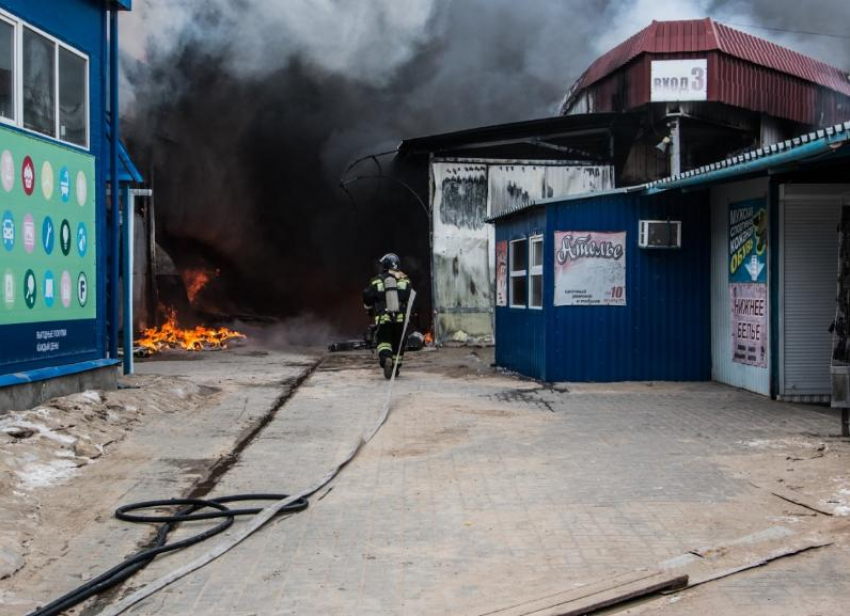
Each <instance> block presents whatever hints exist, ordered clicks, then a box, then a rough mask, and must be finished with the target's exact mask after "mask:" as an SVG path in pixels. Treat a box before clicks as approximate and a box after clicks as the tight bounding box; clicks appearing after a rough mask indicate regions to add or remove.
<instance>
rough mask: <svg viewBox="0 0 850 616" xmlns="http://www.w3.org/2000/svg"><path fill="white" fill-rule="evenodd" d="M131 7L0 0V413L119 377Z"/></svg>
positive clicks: (93, 0)
mask: <svg viewBox="0 0 850 616" xmlns="http://www.w3.org/2000/svg"><path fill="white" fill-rule="evenodd" d="M130 8H131V0H107V1H103V0H51V1H50V2H33V1H32V0H0V217H2V221H0V225H2V241H3V245H2V247H0V412H2V411H4V410H7V409H9V408H20V407H23V406H27V405H29V404H33V403H36V402H38V400H39V399H41V398H43V397H46V396H48V395H57V394H62V393H67V392H68V391H73V390H75V389H79V388H80V387H85V386H90V385H92V384H102V383H103V379H104V378H106V379H107V380H108V379H109V378H112V379H113V380H114V374H115V369H114V365H115V364H116V363H118V359H117V346H118V341H117V332H118V299H119V294H120V285H119V274H118V267H119V261H120V257H119V250H120V243H119V226H118V225H119V224H120V223H119V220H118V219H119V217H118V216H113V215H112V212H113V211H116V210H117V209H118V208H112V207H111V206H110V205H109V201H110V199H109V196H108V195H109V192H111V191H108V186H109V184H110V175H111V174H110V169H113V168H119V169H120V175H121V176H122V177H123V176H128V177H129V176H130V175H132V174H128V173H127V168H126V167H127V163H126V162H125V161H126V160H128V159H127V158H126V156H124V157H123V160H122V159H121V158H119V153H120V152H119V150H120V148H119V145H120V144H119V143H117V137H118V118H117V114H111V113H110V110H114V109H117V108H118V107H117V101H118V87H117V78H118V65H117V56H118V54H117V49H118V46H117V45H118V27H117V25H118V18H117V17H118V12H119V11H125V10H130ZM113 137H114V138H115V139H113ZM119 161H121V162H119ZM119 165H120V166H119ZM133 178H134V179H135V178H137V174H136V175H135V176H133ZM116 192H117V191H116ZM99 379H100V380H99ZM34 383H35V384H37V386H33V384H34Z"/></svg>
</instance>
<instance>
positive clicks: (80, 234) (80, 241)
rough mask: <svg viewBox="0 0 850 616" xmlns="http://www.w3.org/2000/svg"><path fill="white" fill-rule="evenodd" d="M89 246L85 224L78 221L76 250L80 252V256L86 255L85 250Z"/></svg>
mask: <svg viewBox="0 0 850 616" xmlns="http://www.w3.org/2000/svg"><path fill="white" fill-rule="evenodd" d="M88 247H89V236H88V234H87V233H86V225H85V224H84V223H80V224H78V225H77V252H79V253H80V256H81V257H85V256H86V250H88Z"/></svg>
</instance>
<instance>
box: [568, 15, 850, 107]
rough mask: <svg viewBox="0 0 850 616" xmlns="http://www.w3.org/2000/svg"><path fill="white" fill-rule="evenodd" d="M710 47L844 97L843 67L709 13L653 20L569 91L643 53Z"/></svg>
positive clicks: (848, 87) (847, 87)
mask: <svg viewBox="0 0 850 616" xmlns="http://www.w3.org/2000/svg"><path fill="white" fill-rule="evenodd" d="M714 50H717V51H720V52H722V53H725V54H727V55H730V56H733V57H736V58H739V59H741V60H745V61H747V62H751V63H753V64H756V65H759V66H763V67H766V68H770V69H773V70H776V71H780V72H782V73H786V74H789V75H793V76H795V77H799V78H800V79H804V80H806V81H809V82H812V83H816V84H818V85H821V86H823V87H825V88H829V89H831V90H835V91H836V92H841V93H842V94H845V95H847V96H850V78H848V74H847V72H846V71H842V70H841V69H838V68H836V67H834V66H830V65H829V64H826V63H825V62H821V61H819V60H815V59H814V58H810V57H808V56H805V55H803V54H801V53H799V52H796V51H792V50H790V49H788V48H787V47H782V46H780V45H776V44H775V43H771V42H769V41H766V40H764V39H761V38H758V37H757V36H753V35H751V34H746V33H745V32H741V31H740V30H735V29H734V28H730V27H729V26H725V25H723V24H721V23H718V22H716V21H714V20H712V19H711V18H705V19H693V20H684V21H653V22H652V23H651V24H650V25H649V26H647V27H646V28H644V29H643V30H641V31H640V32H638V33H637V34H635V35H634V36H632V37H631V38H629V39H627V40H625V41H623V42H622V43H620V44H619V45H617V46H616V47H614V48H613V49H612V50H611V51H609V52H608V53H606V54H604V55H602V56H601V57H599V58H598V59H597V60H596V61H595V62H594V63H593V64H591V65H590V67H589V68H588V69H587V70H586V71H585V73H584V74H583V75H582V76H581V77H580V78H579V80H578V81H577V82H576V84H575V85H574V86H573V88H572V89H571V94H573V93H575V92H577V91H578V90H579V89H584V88H586V87H588V86H589V85H591V84H593V83H595V82H597V81H599V80H600V79H603V78H604V77H606V76H608V75H610V74H611V73H613V72H614V71H616V70H617V69H618V68H620V67H621V66H623V65H625V64H627V63H629V62H630V61H631V60H633V59H634V58H636V57H638V56H639V55H641V54H644V53H650V54H676V53H692V52H707V51H714Z"/></svg>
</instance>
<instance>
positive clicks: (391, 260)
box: [378, 252, 401, 272]
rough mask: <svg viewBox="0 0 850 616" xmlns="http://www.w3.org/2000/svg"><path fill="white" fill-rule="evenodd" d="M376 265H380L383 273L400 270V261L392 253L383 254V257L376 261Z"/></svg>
mask: <svg viewBox="0 0 850 616" xmlns="http://www.w3.org/2000/svg"><path fill="white" fill-rule="evenodd" d="M378 263H380V264H381V269H382V270H383V271H385V272H386V271H389V270H397V269H400V268H401V260H400V259H399V258H398V255H397V254H395V253H394V252H388V253H387V254H385V255H384V256H383V257H381V258H380V259H378Z"/></svg>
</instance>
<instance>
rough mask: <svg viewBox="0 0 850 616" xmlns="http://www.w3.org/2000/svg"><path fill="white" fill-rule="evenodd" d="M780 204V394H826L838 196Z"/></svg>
mask: <svg viewBox="0 0 850 616" xmlns="http://www.w3.org/2000/svg"><path fill="white" fill-rule="evenodd" d="M784 205H785V212H784V214H785V215H784V222H783V235H784V237H783V246H782V271H783V283H784V284H783V302H782V308H783V314H782V325H783V326H784V331H783V337H782V342H783V349H782V350H783V353H782V357H783V362H782V367H783V370H782V375H781V377H782V383H781V389H782V394H781V395H782V396H787V397H790V396H818V395H829V394H830V392H831V385H830V376H829V365H830V357H831V353H832V334H831V333H830V332H829V326H830V324H831V323H832V320H833V319H834V318H835V292H836V291H835V289H836V279H837V276H838V274H837V272H838V262H837V259H838V232H837V227H838V219H839V215H840V200H839V199H826V200H825V199H823V198H822V197H820V198H811V199H806V198H805V197H803V196H801V195H795V196H794V197H793V199H789V200H786V201H785V202H784Z"/></svg>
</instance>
